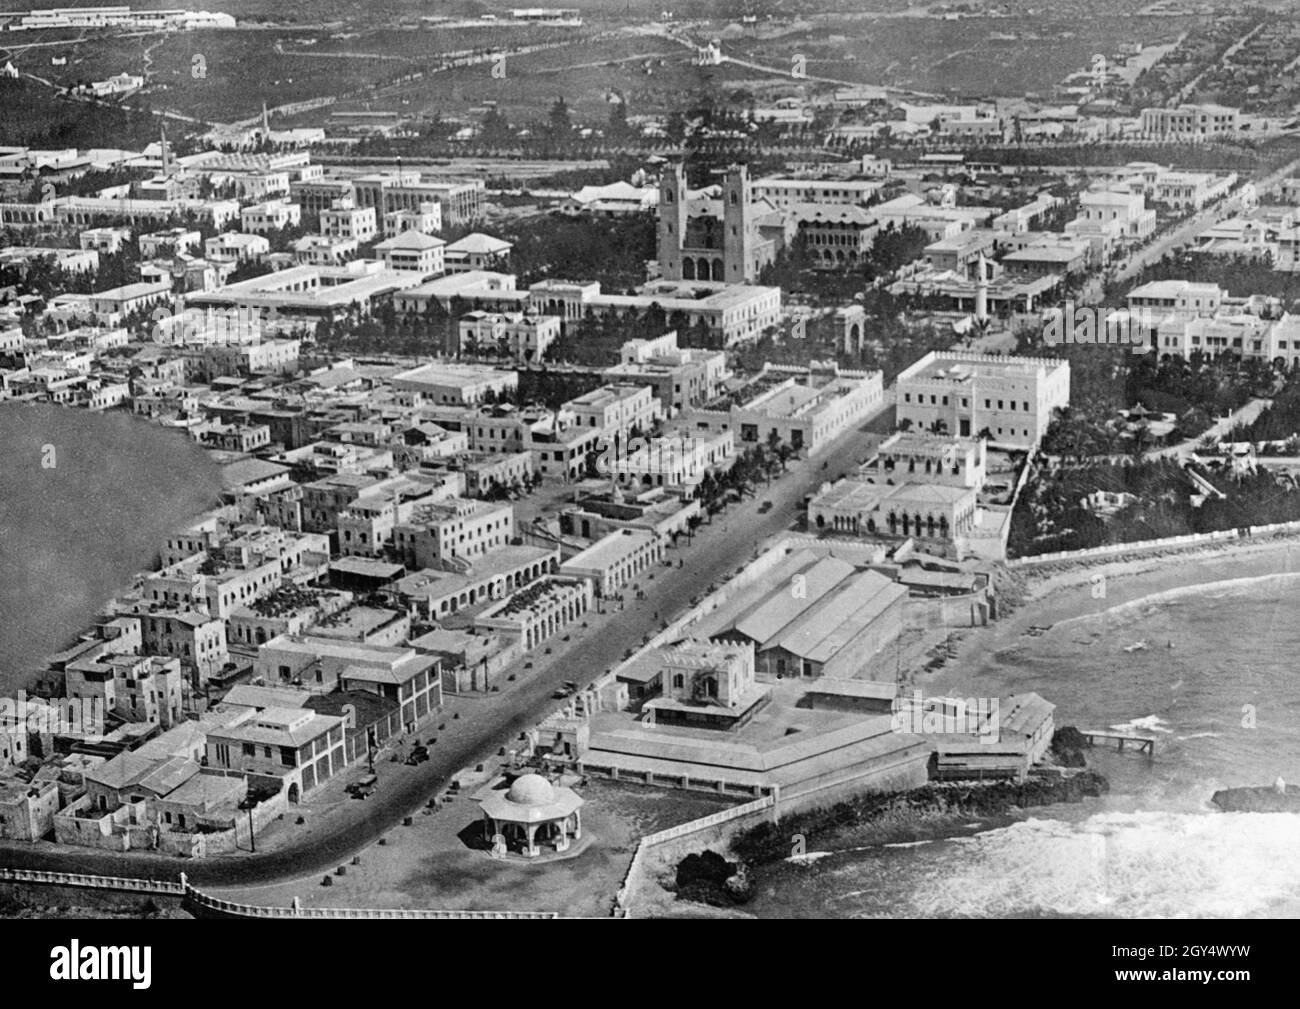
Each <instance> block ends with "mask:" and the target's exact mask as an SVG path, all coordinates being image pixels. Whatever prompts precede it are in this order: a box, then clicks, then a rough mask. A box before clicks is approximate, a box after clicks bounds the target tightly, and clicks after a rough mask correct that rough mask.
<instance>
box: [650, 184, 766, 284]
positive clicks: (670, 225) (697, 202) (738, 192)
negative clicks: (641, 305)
mask: <svg viewBox="0 0 1300 1009" xmlns="http://www.w3.org/2000/svg"><path fill="white" fill-rule="evenodd" d="M787 237H788V236H787V225H786V222H785V220H784V218H783V215H782V214H780V213H778V212H777V210H776V209H775V208H774V207H773V206H772V205H771V204H769V203H768V202H767V201H766V200H758V201H755V200H754V197H753V192H752V183H751V182H750V179H749V171H748V169H747V168H746V167H745V166H744V165H732V166H731V167H729V168H728V169H726V171H725V172H724V173H723V180H722V184H721V186H716V185H715V186H710V187H708V188H707V189H702V190H698V191H693V190H690V189H688V188H687V186H686V172H685V167H684V165H683V164H682V163H681V162H680V161H678V162H674V163H672V164H669V165H666V166H665V168H664V171H663V174H662V175H661V177H660V179H659V236H658V238H659V242H658V252H659V270H660V272H661V274H662V275H663V278H664V279H665V280H671V281H683V280H684V281H705V282H708V283H713V284H752V283H754V282H755V281H756V280H757V279H758V276H759V274H760V273H761V272H762V271H763V268H764V267H765V266H767V265H768V264H770V263H772V262H773V261H774V260H775V259H776V256H777V253H778V252H779V251H780V250H781V248H782V247H783V246H784V245H785V243H786V241H787Z"/></svg>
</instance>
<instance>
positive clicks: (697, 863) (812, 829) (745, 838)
mask: <svg viewBox="0 0 1300 1009" xmlns="http://www.w3.org/2000/svg"><path fill="white" fill-rule="evenodd" d="M1086 745H1087V744H1086V743H1085V742H1084V741H1083V737H1082V736H1081V735H1080V734H1079V733H1078V731H1077V730H1075V729H1073V728H1071V727H1065V728H1062V729H1058V730H1057V732H1056V735H1055V736H1054V737H1053V740H1052V755H1053V759H1054V761H1055V762H1056V764H1057V765H1058V772H1059V773H1057V774H1048V775H1036V776H1034V777H1031V778H1028V779H1026V780H1025V781H1018V782H1017V781H997V782H988V783H980V782H938V783H930V784H927V785H921V786H920V787H918V788H912V789H907V790H904V791H899V792H878V793H869V794H865V795H860V796H856V797H854V798H852V799H849V800H846V801H844V802H839V803H836V804H835V805H832V806H827V807H824V808H820V809H813V810H809V811H807V812H803V813H794V814H792V815H789V816H785V817H782V819H781V822H780V823H776V824H774V823H770V822H766V823H761V824H758V825H756V826H754V827H751V828H749V829H748V830H744V831H742V832H740V833H739V834H737V835H736V836H735V837H733V838H732V839H731V842H730V844H729V846H728V847H729V850H730V854H731V855H732V857H733V858H734V861H728V859H727V858H725V857H723V856H722V855H720V854H718V853H717V852H715V851H712V850H706V851H704V852H701V853H698V854H691V855H687V856H686V858H684V859H682V861H681V862H679V863H678V865H677V872H676V879H675V880H674V883H675V886H674V887H673V889H675V891H676V894H677V898H678V899H679V900H689V901H695V902H698V903H702V904H709V905H712V906H714V907H734V906H736V905H740V904H744V903H747V902H748V901H749V900H750V899H751V898H752V897H753V893H754V885H755V882H756V877H757V876H758V875H759V872H760V870H762V869H763V868H764V867H768V866H773V865H775V864H776V863H779V862H785V861H787V860H789V859H791V858H792V857H797V856H800V855H809V854H813V853H814V850H815V851H817V852H826V853H833V852H835V851H837V850H841V849H843V848H847V847H853V846H855V845H861V844H863V843H868V844H887V843H891V842H897V841H898V840H900V839H911V838H914V837H917V836H918V835H924V836H926V837H927V838H929V837H934V836H943V835H944V834H946V833H949V832H951V828H953V827H954V826H955V825H957V824H962V823H967V822H968V821H970V820H979V821H981V822H982V823H983V824H984V825H985V827H986V828H987V827H993V826H999V825H1003V824H1005V823H1006V822H1008V820H1009V818H1011V817H1012V814H1013V813H1015V812H1017V811H1019V810H1024V809H1030V808H1033V807H1037V806H1049V805H1053V804H1055V803H1062V802H1081V801H1083V800H1084V799H1085V798H1098V797H1100V796H1102V795H1104V794H1105V793H1106V792H1107V791H1109V788H1110V784H1109V782H1108V781H1107V780H1106V778H1105V777H1104V776H1103V775H1101V774H1098V773H1097V772H1095V771H1089V770H1084V769H1082V768H1083V764H1084V758H1083V749H1084V748H1085V747H1086ZM813 845H815V849H814V847H813Z"/></svg>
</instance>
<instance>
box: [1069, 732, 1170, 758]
mask: <svg viewBox="0 0 1300 1009" xmlns="http://www.w3.org/2000/svg"><path fill="white" fill-rule="evenodd" d="M1079 734H1080V735H1082V736H1083V738H1084V739H1086V740H1087V741H1088V745H1089V746H1095V745H1096V743H1097V740H1099V739H1100V740H1104V741H1106V742H1110V741H1111V740H1115V741H1116V742H1117V744H1118V745H1117V746H1116V749H1117V750H1119V751H1120V752H1121V753H1123V752H1124V744H1125V743H1129V744H1131V745H1132V746H1133V747H1135V748H1136V749H1137V751H1138V752H1139V753H1143V752H1145V753H1146V755H1147V756H1148V757H1154V756H1155V755H1156V739H1155V736H1139V735H1136V734H1134V733H1132V732H1115V731H1114V730H1113V729H1080V730H1079Z"/></svg>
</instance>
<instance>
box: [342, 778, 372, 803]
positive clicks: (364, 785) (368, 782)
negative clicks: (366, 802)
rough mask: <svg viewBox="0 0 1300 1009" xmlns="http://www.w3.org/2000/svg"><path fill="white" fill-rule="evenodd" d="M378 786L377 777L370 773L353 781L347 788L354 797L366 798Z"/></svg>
mask: <svg viewBox="0 0 1300 1009" xmlns="http://www.w3.org/2000/svg"><path fill="white" fill-rule="evenodd" d="M378 786H379V778H378V777H376V776H375V775H373V774H371V775H369V776H367V777H365V778H362V779H361V780H360V781H357V782H353V783H352V784H351V785H349V786H348V788H347V790H348V791H349V792H350V793H351V794H352V798H354V799H366V798H369V797H370V794H371V793H372V792H374V790H375V789H376V788H377V787H378Z"/></svg>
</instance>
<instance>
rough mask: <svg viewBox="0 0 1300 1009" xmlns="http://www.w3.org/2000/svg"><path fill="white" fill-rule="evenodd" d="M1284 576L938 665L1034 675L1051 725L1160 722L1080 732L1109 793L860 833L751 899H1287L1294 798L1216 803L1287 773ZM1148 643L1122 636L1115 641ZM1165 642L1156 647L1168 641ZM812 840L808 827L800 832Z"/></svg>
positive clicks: (1196, 905) (1292, 709)
mask: <svg viewBox="0 0 1300 1009" xmlns="http://www.w3.org/2000/svg"><path fill="white" fill-rule="evenodd" d="M1297 613H1300V576H1295V575H1279V576H1273V577H1268V578H1262V579H1254V580H1248V581H1246V580H1243V581H1236V582H1224V583H1217V584H1214V585H1210V586H1205V587H1189V588H1186V589H1179V590H1176V591H1174V592H1171V593H1165V594H1163V595H1161V596H1158V597H1147V598H1146V599H1143V600H1139V601H1136V602H1134V603H1130V604H1126V605H1124V606H1120V607H1115V608H1113V609H1111V610H1107V611H1104V612H1102V613H1098V614H1095V615H1090V616H1082V617H1078V618H1074V619H1071V620H1067V621H1063V622H1061V623H1058V624H1057V625H1055V626H1054V627H1053V628H1052V629H1051V630H1050V631H1049V632H1047V633H1045V634H1043V635H1042V636H1040V637H1025V638H1022V639H1021V640H1020V641H1019V642H1018V643H1016V644H1015V645H1013V646H1012V647H1009V648H1005V649H1003V650H1001V651H999V652H996V653H993V654H991V655H988V656H987V657H985V659H984V660H983V661H982V662H981V663H979V664H978V665H977V666H976V667H974V668H973V669H968V670H965V671H962V672H957V671H953V672H949V673H945V674H944V679H943V681H942V682H941V683H940V684H937V685H935V686H934V687H932V688H931V689H932V690H933V691H935V692H939V691H943V690H949V689H951V690H954V691H956V690H960V691H961V692H962V695H963V696H971V695H974V696H1004V695H1006V694H1008V693H1015V692H1019V691H1025V690H1035V691H1038V692H1039V693H1041V694H1042V695H1044V696H1045V697H1047V698H1048V699H1049V700H1051V701H1053V702H1054V703H1055V704H1056V705H1057V710H1056V723H1057V725H1075V726H1079V727H1081V728H1094V729H1099V728H1104V727H1108V726H1114V727H1125V728H1130V729H1137V730H1141V731H1145V732H1148V733H1151V734H1153V735H1155V736H1157V737H1158V743H1157V747H1156V754H1155V757H1154V758H1148V757H1146V756H1143V755H1138V754H1136V753H1132V752H1131V751H1126V752H1125V753H1123V754H1118V753H1116V752H1114V751H1112V750H1102V749H1100V748H1095V749H1093V750H1092V751H1091V754H1090V756H1089V762H1090V764H1091V765H1092V766H1093V767H1095V768H1096V769H1097V770H1099V771H1101V772H1102V773H1103V774H1105V775H1106V776H1107V778H1108V779H1109V780H1110V783H1111V794H1109V795H1107V796H1106V797H1104V798H1102V799H1099V800H1089V801H1087V802H1085V803H1081V804H1077V805H1066V804H1062V805H1059V806H1050V807H1043V808H1041V809H1035V810H1032V811H1030V815H1029V816H1028V817H1027V818H1026V819H1024V820H1023V821H1021V822H1017V823H1014V824H1012V825H1011V826H1008V827H1004V828H999V829H995V830H990V831H984V832H977V831H976V830H975V829H974V825H972V828H971V829H972V833H971V835H970V836H966V837H956V838H951V839H945V840H938V841H931V842H923V843H920V844H911V845H905V846H904V845H895V846H888V847H883V848H881V847H875V848H860V849H856V850H852V851H840V852H836V853H834V854H831V855H828V856H824V857H821V858H817V859H815V860H812V861H810V862H809V863H808V864H805V865H795V864H789V865H786V866H783V867H781V868H780V869H778V870H776V871H775V872H774V873H772V874H770V875H769V877H768V878H766V879H765V880H764V882H763V885H762V886H761V887H760V893H759V896H758V898H757V899H756V901H755V903H754V905H753V907H752V910H753V911H754V912H755V913H757V914H760V915H782V914H788V915H794V916H816V915H828V916H833V917H876V916H889V915H901V916H926V917H928V916H962V917H967V916H970V917H1003V916H1043V917H1047V916H1062V915H1064V916H1118V917H1237V916H1241V917H1269V916H1293V915H1296V914H1300V855H1298V854H1297V853H1298V852H1300V815H1295V814H1290V813H1270V814H1251V813H1231V814H1228V813H1220V812H1217V811H1215V810H1214V809H1213V807H1212V806H1210V804H1209V799H1210V797H1211V796H1212V795H1213V793H1214V792H1215V790H1217V789H1219V788H1226V787H1232V786H1238V785H1261V784H1269V783H1272V782H1273V781H1274V780H1275V779H1276V778H1278V777H1279V776H1280V777H1282V778H1283V779H1284V780H1286V781H1293V782H1297V783H1300V668H1297V657H1300V620H1297V619H1296V616H1295V615H1296V614H1297ZM1140 642H1146V647H1145V648H1141V649H1136V650H1134V651H1131V652H1128V651H1125V650H1124V649H1125V648H1126V647H1128V646H1132V645H1134V644H1138V643H1140ZM1171 644H1172V647H1169V646H1170V645H1171ZM808 843H809V847H810V848H813V849H816V847H817V844H816V839H815V838H809V842H808Z"/></svg>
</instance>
